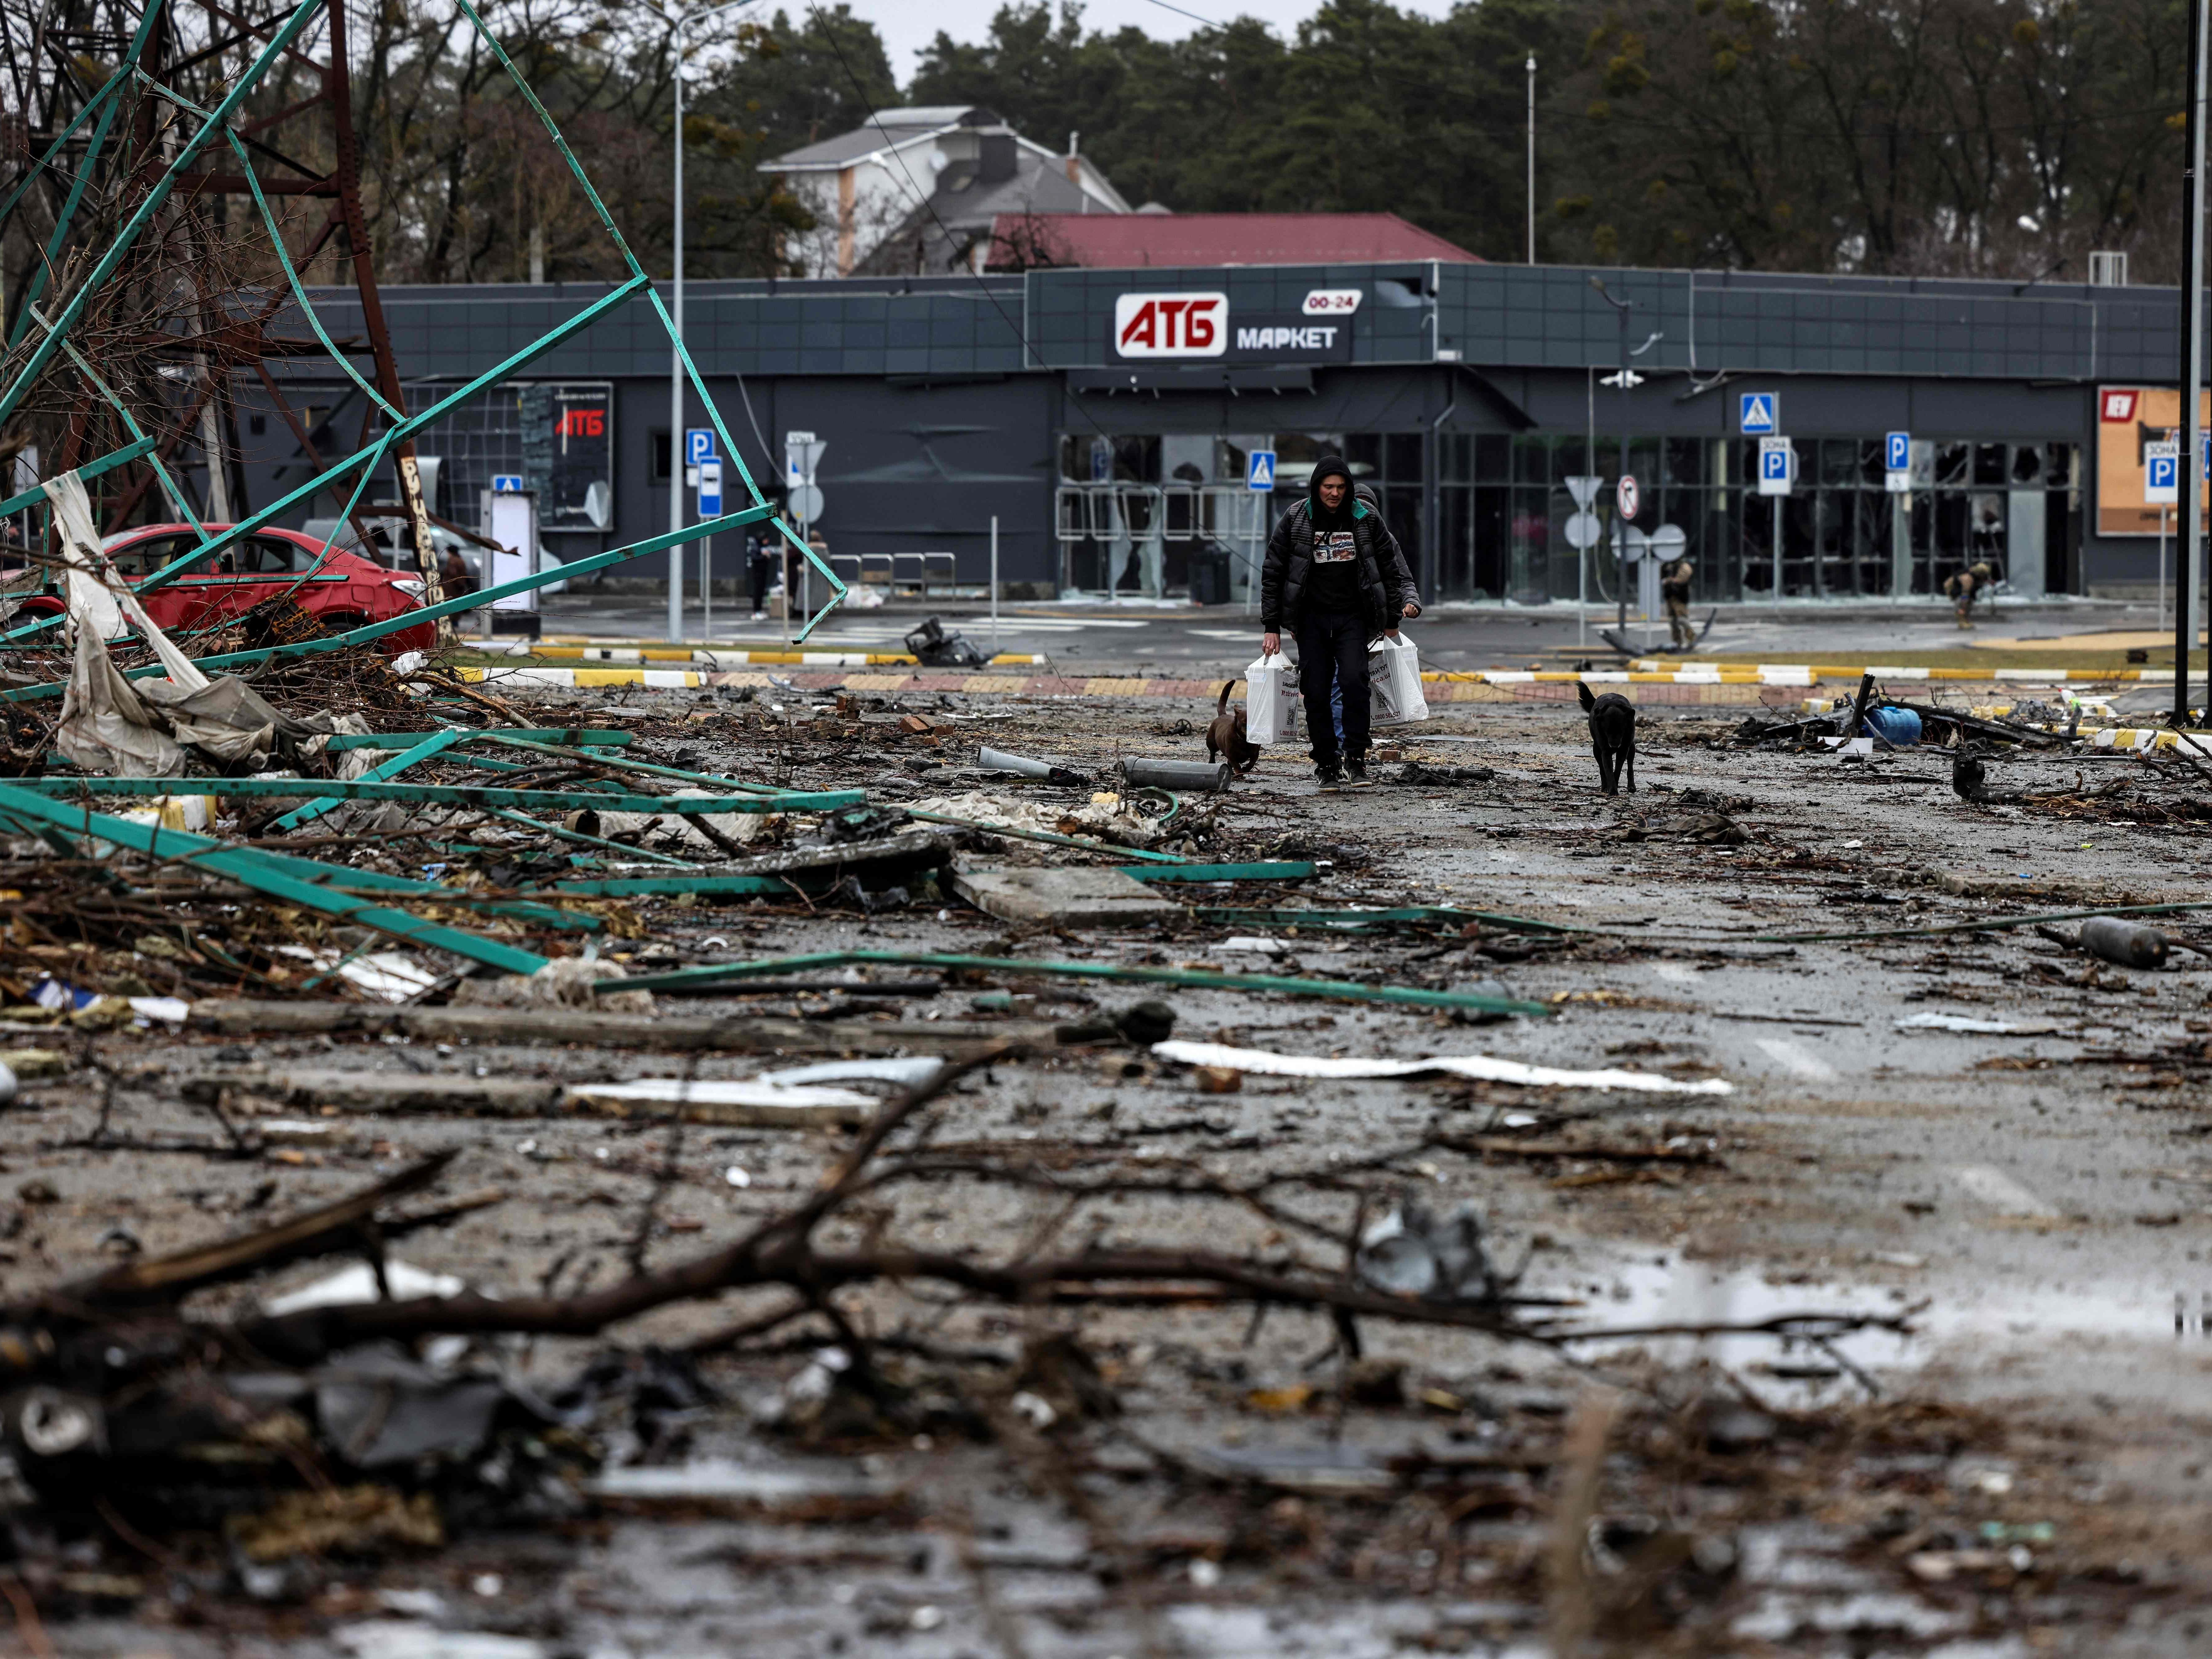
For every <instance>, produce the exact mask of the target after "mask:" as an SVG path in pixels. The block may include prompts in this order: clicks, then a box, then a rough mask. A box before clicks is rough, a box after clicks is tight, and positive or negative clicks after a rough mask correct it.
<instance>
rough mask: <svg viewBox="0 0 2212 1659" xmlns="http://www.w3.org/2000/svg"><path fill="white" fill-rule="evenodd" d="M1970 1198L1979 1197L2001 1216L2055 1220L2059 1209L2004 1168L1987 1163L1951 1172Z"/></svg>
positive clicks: (1967, 1166) (1969, 1165) (1968, 1165)
mask: <svg viewBox="0 0 2212 1659" xmlns="http://www.w3.org/2000/svg"><path fill="white" fill-rule="evenodd" d="M1952 1173H1953V1174H1954V1176H1955V1177H1956V1178H1957V1180H1958V1182H1959V1185H1960V1187H1961V1188H1964V1189H1965V1191H1966V1195H1967V1196H1968V1197H1970V1198H1978V1199H1979V1200H1981V1201H1982V1202H1983V1203H1984V1204H1986V1205H1988V1206H1990V1208H1991V1209H1992V1210H1995V1211H1996V1212H1997V1213H1998V1214H1999V1215H2012V1216H2026V1217H2032V1218H2035V1219H2037V1220H2042V1221H2056V1220H2057V1218H2058V1211H2057V1208H2056V1207H2054V1206H2051V1205H2050V1204H2046V1203H2045V1201H2044V1200H2041V1199H2039V1198H2038V1197H2037V1196H2036V1195H2035V1194H2033V1193H2031V1192H2030V1191H2028V1190H2027V1188H2025V1187H2023V1186H2021V1184H2020V1182H2017V1181H2015V1180H2014V1179H2013V1178H2012V1177H2011V1176H2008V1175H2007V1174H2006V1173H2005V1172H2004V1171H2003V1170H1993V1169H1991V1168H1990V1166H1989V1165H1988V1164H1967V1165H1966V1167H1965V1168H1964V1169H1960V1170H1954V1171H1953V1172H1952Z"/></svg>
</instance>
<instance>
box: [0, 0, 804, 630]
mask: <svg viewBox="0 0 2212 1659" xmlns="http://www.w3.org/2000/svg"><path fill="white" fill-rule="evenodd" d="M307 3H308V4H310V5H319V4H320V3H321V0H307ZM644 286H647V282H646V279H644V278H642V277H640V278H638V279H636V280H635V281H632V282H629V283H623V284H622V286H620V287H619V288H617V289H612V290H611V291H610V292H609V293H607V294H606V295H604V296H603V297H602V298H600V299H598V300H595V301H592V303H591V304H590V305H588V306H586V307H584V309H583V310H581V311H580V312H578V313H576V314H575V315H574V317H571V318H568V319H567V320H566V321H564V322H562V323H560V324H557V325H555V326H554V327H553V328H552V329H551V330H550V331H548V332H546V333H544V334H542V335H540V336H539V337H538V338H537V339H535V340H533V341H532V342H531V343H529V344H528V345H526V346H525V347H523V348H522V349H520V351H517V352H515V353H513V355H512V356H509V357H507V360H506V361H505V362H501V363H500V364H499V365H498V366H497V367H496V368H490V369H487V370H486V371H485V372H484V373H483V374H479V375H478V376H477V378H476V379H474V380H471V381H469V382H468V383H467V384H466V385H465V386H461V387H460V388H459V390H458V391H455V392H451V393H449V394H448V395H447V396H446V397H444V398H440V399H439V400H438V401H437V402H436V403H435V404H431V405H430V406H429V407H428V409H426V410H422V412H421V413H420V414H416V415H410V416H408V417H407V419H405V420H404V421H402V422H399V424H398V425H397V426H393V427H390V428H386V430H385V432H384V433H383V435H381V436H380V437H379V438H378V439H377V441H375V442H374V443H373V444H371V445H370V446H369V447H368V448H366V449H362V450H358V451H356V453H353V454H351V455H349V456H347V457H346V458H345V459H343V460H339V461H334V462H332V463H331V465H329V466H328V467H325V469H324V470H323V471H322V473H321V474H320V475H319V476H318V477H313V478H311V479H309V480H308V481H307V483H303V484H301V486H300V487H299V488H298V489H295V490H293V491H291V492H290V493H289V494H288V495H284V496H283V497H281V498H280V499H278V500H277V501H273V502H271V503H270V505H269V506H267V507H263V508H262V509H261V510H260V511H259V512H258V513H252V514H250V515H249V516H248V517H246V518H245V519H243V520H240V521H239V522H238V523H236V524H234V525H232V526H230V527H229V528H228V529H227V530H222V531H218V532H216V533H215V534H214V535H212V536H210V538H208V539H207V540H206V541H204V542H203V543H202V544H200V545H199V546H197V547H196V548H194V549H193V550H191V552H189V553H186V554H185V555H183V556H181V557H179V558H176V559H173V560H172V561H170V562H168V563H167V564H165V565H163V566H162V567H161V568H160V569H159V570H156V571H155V572H154V573H153V574H151V575H149V576H148V577H146V578H145V580H143V581H141V582H139V583H138V584H137V591H138V592H141V593H144V592H149V591H151V590H152V589H154V588H157V587H164V586H167V585H168V584H169V583H170V582H172V581H173V580H176V579H177V578H178V577H179V576H181V575H183V574H185V571H186V570H187V569H188V568H190V567H191V566H192V565H193V564H196V563H197V562H198V561H199V560H200V559H201V558H202V557H203V556H204V555H206V554H207V553H208V552H210V551H211V550H220V549H222V548H225V547H228V546H229V545H230V544H232V543H233V542H235V541H238V540H239V539H240V538H243V537H246V536H249V535H251V534H252V533H253V532H255V531H258V530H261V529H264V528H266V527H267V526H269V525H270V524H273V523H274V522H276V520H277V519H279V518H281V517H282V516H283V514H285V513H288V512H289V511H290V510H291V509H292V508H293V507H295V506H297V505H299V504H300V503H301V502H302V501H308V500H311V499H312V498H313V496H315V495H318V494H319V493H320V492H322V491H323V490H325V489H336V488H337V485H338V483H339V482H340V481H341V480H343V479H344V478H345V477H348V476H349V475H350V474H352V473H355V472H363V471H374V469H375V467H376V466H377V465H379V464H380V463H381V462H382V460H383V459H384V457H385V455H386V453H388V452H389V451H390V449H391V447H392V445H394V444H396V443H398V442H400V441H403V440H404V439H408V438H411V437H413V436H414V435H416V433H417V432H419V431H422V429H424V428H427V427H429V426H433V425H435V424H436V422H439V421H441V420H443V419H444V418H445V417H446V416H447V415H448V414H450V413H451V412H452V411H453V409H454V408H455V407H456V406H457V405H459V404H463V403H465V402H467V401H468V400H469V399H470V398H474V397H477V396H479V395H481V394H482V393H483V392H487V391H489V389H490V388H491V387H493V386H497V385H498V384H499V383H500V382H501V380H507V379H509V378H510V377H512V376H513V374H514V373H515V372H516V371H517V370H518V369H521V368H526V367H528V366H529V364H530V363H532V362H534V361H535V360H536V359H538V357H541V356H544V354H545V353H547V352H549V351H551V350H552V349H555V348H556V346H558V345H560V344H561V343H562V342H564V341H565V340H567V339H568V337H570V336H571V335H573V334H575V333H578V332H580V331H582V330H584V329H586V328H589V327H590V326H591V325H592V324H593V323H595V322H597V321H598V320H599V318H600V317H601V316H603V315H604V314H605V313H607V312H609V311H611V310H612V309H613V308H614V307H617V306H618V305H620V304H622V303H623V302H624V301H628V300H629V298H630V297H631V296H632V295H635V293H636V292H637V291H638V289H640V288H641V287H644ZM61 326H62V325H49V331H48V334H47V340H48V342H49V343H51V342H52V341H53V340H54V339H55V338H57V337H58V336H57V334H56V333H55V332H54V330H55V329H57V328H59V327H61ZM359 493H360V492H359V489H357V488H356V491H355V494H356V495H359ZM769 510H771V511H772V510H773V509H769ZM759 516H765V513H762V514H760V515H759ZM739 521H740V522H742V520H739ZM694 533H696V532H694ZM679 539H690V534H689V533H686V534H684V535H682V536H680V537H679ZM661 545H662V546H663V547H666V546H667V545H669V544H667V543H665V542H664V543H662V544H661ZM640 546H641V548H642V544H640ZM618 551H620V550H618ZM605 556H606V555H605V554H601V555H599V557H601V558H605ZM564 572H568V573H570V574H574V568H573V567H564V566H560V565H556V566H555V567H554V568H553V569H552V571H551V572H550V573H549V574H543V575H539V576H534V577H529V578H526V579H524V581H525V586H520V587H518V586H516V585H515V584H514V583H513V582H508V583H506V584H504V585H503V586H502V587H501V589H498V590H493V589H486V590H484V591H483V592H480V593H471V594H469V595H467V596H466V598H465V601H462V602H456V601H453V600H448V601H447V604H448V605H456V604H458V608H459V610H473V609H475V608H476V607H477V605H484V604H488V603H489V602H490V600H491V599H494V598H495V597H499V596H501V595H502V594H504V593H507V592H528V591H529V590H530V589H531V588H535V587H541V586H544V584H545V583H546V582H549V581H557V580H561V578H562V574H564ZM406 614H407V618H408V620H407V621H405V622H404V623H401V624H400V625H401V626H402V627H410V628H411V627H413V626H414V625H415V624H416V623H423V622H429V621H433V620H435V618H436V617H439V616H451V615H453V614H455V612H454V611H447V610H443V609H441V607H439V606H436V605H428V606H425V607H423V608H422V609H421V610H418V611H409V612H407V613H406ZM55 620H56V619H54V618H47V619H45V620H43V621H40V622H36V623H30V624H28V625H27V626H25V627H22V628H18V629H14V630H12V631H11V632H9V633H7V634H0V644H5V643H7V642H8V641H13V640H18V639H21V638H24V637H26V636H27V635H31V634H34V633H37V632H39V631H40V630H41V629H46V628H50V627H52V626H53V625H54V622H55ZM380 628H381V633H384V634H388V633H391V632H392V631H393V630H392V629H391V628H389V627H382V626H381V625H380ZM366 631H367V630H363V629H356V632H357V633H360V632H366ZM343 637H350V636H343ZM369 637H370V638H372V639H374V638H379V637H381V634H371V635H369ZM307 643H309V644H316V645H323V646H325V647H327V646H328V643H329V642H328V641H307ZM279 649H280V650H289V649H291V647H279ZM234 654H237V653H234ZM247 654H253V653H247ZM211 660H212V659H211Z"/></svg>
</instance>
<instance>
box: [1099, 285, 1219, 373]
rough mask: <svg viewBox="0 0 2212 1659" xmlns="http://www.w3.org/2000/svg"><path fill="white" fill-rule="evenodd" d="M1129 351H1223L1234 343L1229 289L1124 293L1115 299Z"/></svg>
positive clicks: (1118, 332) (1118, 345)
mask: <svg viewBox="0 0 2212 1659" xmlns="http://www.w3.org/2000/svg"><path fill="white" fill-rule="evenodd" d="M1114 349H1115V351H1116V352H1118V353H1119V354H1120V355H1121V356H1124V357H1132V358H1137V357H1218V356H1221V355H1222V354H1223V353H1224V352H1225V351H1227V350H1228V349H1229V296H1228V295H1226V294H1124V295H1119V296H1117V297H1116V298H1115V301H1114Z"/></svg>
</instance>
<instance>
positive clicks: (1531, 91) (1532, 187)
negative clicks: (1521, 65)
mask: <svg viewBox="0 0 2212 1659" xmlns="http://www.w3.org/2000/svg"><path fill="white" fill-rule="evenodd" d="M1528 263H1529V264H1532V265H1533V264H1535V263H1536V54H1535V53H1534V52H1530V53H1529V54H1528Z"/></svg>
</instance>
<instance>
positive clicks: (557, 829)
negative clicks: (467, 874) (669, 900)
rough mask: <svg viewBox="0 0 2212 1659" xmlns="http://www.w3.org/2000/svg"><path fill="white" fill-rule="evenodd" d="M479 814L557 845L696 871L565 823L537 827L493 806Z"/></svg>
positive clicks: (690, 864) (675, 860)
mask: <svg viewBox="0 0 2212 1659" xmlns="http://www.w3.org/2000/svg"><path fill="white" fill-rule="evenodd" d="M483 810H484V816H485V817H492V818H497V819H498V820H499V821H500V822H501V823H511V824H513V825H514V826H515V827H516V828H518V829H535V830H536V831H538V834H540V835H544V836H554V837H556V838H557V839H559V840H561V841H573V842H581V843H582V844H583V845H584V846H586V847H599V848H605V849H607V850H608V851H610V852H615V853H620V854H623V855H624V856H625V857H627V858H634V859H643V860H645V861H646V862H647V864H672V865H674V866H676V867H677V868H678V869H679V870H696V869H697V868H698V867H699V866H697V865H696V864H694V863H693V862H692V861H691V860H690V859H679V858H678V857H676V856H675V855H674V854H669V853H654V852H649V851H647V849H646V848H642V847H632V846H630V845H629V843H628V842H619V841H609V840H607V839H606V838H605V836H587V835H586V834H585V833H584V832H583V831H582V830H580V829H570V828H569V827H568V825H567V824H565V823H539V822H538V820H537V819H536V818H532V817H524V816H523V815H522V814H521V813H520V812H509V811H505V810H503V809H501V808H500V807H496V806H487V807H486V808H484V809H483Z"/></svg>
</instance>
